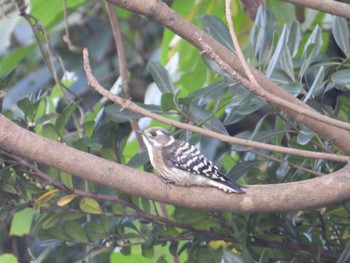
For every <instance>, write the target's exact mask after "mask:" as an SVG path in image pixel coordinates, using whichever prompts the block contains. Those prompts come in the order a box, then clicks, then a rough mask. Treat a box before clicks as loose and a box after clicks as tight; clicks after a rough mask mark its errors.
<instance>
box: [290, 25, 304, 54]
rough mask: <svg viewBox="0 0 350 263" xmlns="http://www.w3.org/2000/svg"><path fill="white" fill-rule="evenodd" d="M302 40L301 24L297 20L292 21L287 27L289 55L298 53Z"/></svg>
mask: <svg viewBox="0 0 350 263" xmlns="http://www.w3.org/2000/svg"><path fill="white" fill-rule="evenodd" d="M301 41H302V32H301V26H300V23H299V22H298V21H294V22H293V23H292V25H291V26H290V29H289V36H288V43H287V45H288V50H289V53H290V55H291V57H293V58H294V57H295V56H296V55H297V54H298V50H299V47H300V44H301Z"/></svg>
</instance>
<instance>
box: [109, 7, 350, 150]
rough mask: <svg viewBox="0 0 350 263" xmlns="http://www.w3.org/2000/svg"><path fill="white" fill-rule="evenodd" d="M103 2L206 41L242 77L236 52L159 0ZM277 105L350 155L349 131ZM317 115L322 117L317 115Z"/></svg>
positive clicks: (199, 44)
mask: <svg viewBox="0 0 350 263" xmlns="http://www.w3.org/2000/svg"><path fill="white" fill-rule="evenodd" d="M107 1H108V2H110V3H113V4H116V5H118V6H120V7H122V8H124V9H127V10H129V11H132V12H136V13H139V14H142V15H146V16H149V17H151V18H153V19H155V20H157V21H159V22H160V23H161V24H163V25H164V26H166V27H167V28H169V29H170V30H172V31H173V32H174V33H176V34H178V35H179V36H180V37H182V38H184V39H185V40H187V41H188V42H189V43H191V44H192V45H193V46H194V47H196V48H198V49H199V50H200V51H204V50H203V43H206V44H207V45H208V46H209V47H210V48H211V49H212V50H213V52H215V54H217V55H218V56H219V57H220V58H221V59H222V60H223V61H224V62H225V63H227V64H228V65H229V66H230V67H231V69H232V70H234V71H235V72H237V73H238V74H240V75H241V76H245V71H244V68H243V67H242V64H241V63H240V61H239V58H238V57H237V55H235V54H233V53H232V52H231V51H230V50H228V49H227V48H226V47H224V46H222V45H221V44H220V43H219V42H217V41H216V40H214V39H213V38H212V37H210V36H209V35H208V34H207V33H205V32H203V31H202V30H200V29H198V28H197V27H196V26H194V25H193V24H191V23H190V22H188V21H186V20H185V19H184V18H182V17H181V16H180V15H178V14H177V13H176V12H175V11H174V10H172V9H171V8H170V7H168V6H167V5H166V4H165V3H164V2H160V1H157V0H147V1H145V0H129V1H123V0H107ZM198 36H200V39H201V41H200V40H199V38H198ZM250 70H251V72H252V73H253V75H254V77H255V78H256V80H257V82H258V83H259V84H260V86H261V87H262V88H263V89H264V90H265V91H266V92H267V93H268V94H272V95H274V96H275V97H277V98H283V99H284V100H285V101H288V102H290V103H294V104H295V107H300V108H301V109H303V111H310V112H316V111H315V110H313V109H312V108H310V107H309V106H308V105H306V104H305V103H303V102H302V101H300V100H298V99H297V98H295V97H294V96H292V95H291V94H289V93H288V92H287V91H286V90H284V89H282V88H281V87H279V86H278V85H277V84H276V83H274V82H273V81H271V80H270V79H268V78H267V77H266V76H265V75H264V74H262V73H261V72H259V71H258V70H256V69H255V68H253V67H250ZM243 78H244V77H243ZM279 107H280V108H281V109H282V110H283V111H285V112H286V113H288V114H289V115H291V116H293V117H294V118H295V119H296V120H297V121H299V122H301V123H303V124H304V125H306V126H308V127H309V128H310V129H312V130H313V131H314V132H315V133H317V134H318V135H319V136H321V137H323V138H324V139H326V140H327V141H329V142H331V143H332V144H334V145H336V146H337V147H339V148H340V149H342V150H343V151H344V152H346V153H347V154H350V132H349V131H347V130H345V129H342V128H338V127H335V126H331V125H329V124H328V123H327V122H324V121H320V120H315V119H313V118H310V117H307V116H305V115H304V114H299V112H300V111H299V112H296V111H295V110H293V111H292V110H290V109H289V108H287V107H283V105H281V106H279ZM317 114H318V113H317ZM319 115H320V116H322V115H321V114H319ZM321 118H323V119H327V120H329V121H331V122H333V123H332V125H338V124H339V123H337V124H334V122H335V121H336V120H334V119H333V120H332V119H331V118H329V117H327V116H322V117H321ZM339 125H345V126H346V127H347V128H348V126H347V125H348V124H347V123H341V124H339Z"/></svg>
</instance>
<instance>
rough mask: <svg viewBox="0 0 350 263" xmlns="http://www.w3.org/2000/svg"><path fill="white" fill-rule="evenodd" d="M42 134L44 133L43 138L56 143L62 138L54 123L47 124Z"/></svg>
mask: <svg viewBox="0 0 350 263" xmlns="http://www.w3.org/2000/svg"><path fill="white" fill-rule="evenodd" d="M42 133H43V136H45V137H47V138H49V139H51V140H54V141H57V140H58V139H59V138H60V135H59V134H58V132H57V130H56V126H55V125H53V124H52V123H48V124H45V125H44V127H43V131H42Z"/></svg>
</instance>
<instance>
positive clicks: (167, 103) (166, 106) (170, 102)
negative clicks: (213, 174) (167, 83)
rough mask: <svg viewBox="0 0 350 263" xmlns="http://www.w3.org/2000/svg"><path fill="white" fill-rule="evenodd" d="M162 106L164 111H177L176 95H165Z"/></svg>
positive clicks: (163, 95)
mask: <svg viewBox="0 0 350 263" xmlns="http://www.w3.org/2000/svg"><path fill="white" fill-rule="evenodd" d="M160 105H161V107H162V110H163V111H170V110H176V104H175V97H174V94H173V93H163V94H162V99H161V103H160Z"/></svg>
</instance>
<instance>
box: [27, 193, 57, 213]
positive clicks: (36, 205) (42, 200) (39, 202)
mask: <svg viewBox="0 0 350 263" xmlns="http://www.w3.org/2000/svg"><path fill="white" fill-rule="evenodd" d="M57 194H58V190H57V189H52V190H49V191H47V192H45V193H44V194H42V195H41V196H40V197H39V198H38V199H36V200H35V202H34V205H33V208H34V209H38V208H39V207H40V206H42V205H43V204H45V203H47V202H49V201H51V200H52V199H53V198H55V197H56V195H57Z"/></svg>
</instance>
